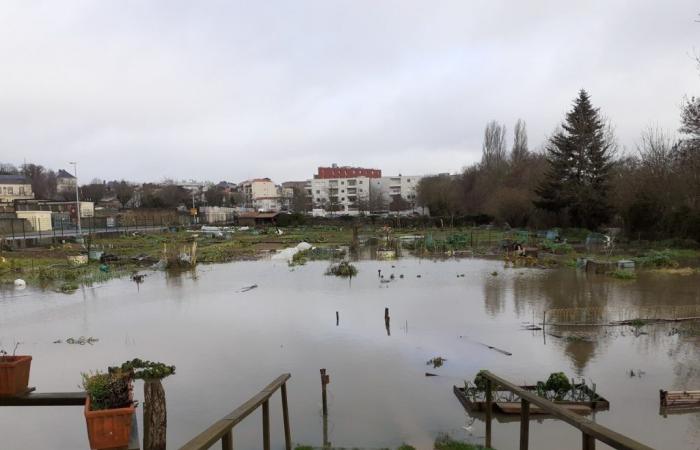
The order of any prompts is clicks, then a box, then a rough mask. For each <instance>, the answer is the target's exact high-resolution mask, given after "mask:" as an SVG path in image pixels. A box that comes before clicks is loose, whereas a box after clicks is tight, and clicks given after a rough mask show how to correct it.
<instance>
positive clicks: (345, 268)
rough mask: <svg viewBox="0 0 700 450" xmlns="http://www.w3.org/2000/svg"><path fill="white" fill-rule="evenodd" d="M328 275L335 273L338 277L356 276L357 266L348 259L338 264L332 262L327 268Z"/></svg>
mask: <svg viewBox="0 0 700 450" xmlns="http://www.w3.org/2000/svg"><path fill="white" fill-rule="evenodd" d="M326 275H335V276H336V277H345V278H347V277H354V276H355V275H357V268H356V267H355V266H353V265H352V264H350V263H349V262H348V261H341V262H339V263H338V264H331V265H330V267H328V269H327V270H326Z"/></svg>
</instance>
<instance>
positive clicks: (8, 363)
mask: <svg viewBox="0 0 700 450" xmlns="http://www.w3.org/2000/svg"><path fill="white" fill-rule="evenodd" d="M17 347H19V343H17V344H16V345H15V348H14V350H13V351H12V355H8V354H7V352H6V351H5V350H0V396H15V395H20V394H24V393H26V392H27V385H28V384H29V369H30V367H31V365H32V357H31V356H28V355H16V354H15V353H16V352H17Z"/></svg>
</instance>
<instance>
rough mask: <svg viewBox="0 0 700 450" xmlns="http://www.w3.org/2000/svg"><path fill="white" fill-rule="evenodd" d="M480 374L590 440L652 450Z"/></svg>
mask: <svg viewBox="0 0 700 450" xmlns="http://www.w3.org/2000/svg"><path fill="white" fill-rule="evenodd" d="M482 374H483V375H484V376H485V377H486V379H487V380H490V381H492V382H494V383H495V384H498V385H499V386H502V387H506V388H508V390H509V391H511V392H513V393H515V394H516V395H518V396H519V397H520V398H521V399H525V400H527V401H529V402H530V403H533V404H535V405H537V406H540V407H541V408H543V409H545V410H546V411H547V412H548V413H549V414H551V415H553V416H555V417H557V418H559V419H561V420H563V421H565V422H566V423H568V424H569V425H571V426H573V427H575V428H578V429H579V430H581V431H582V432H584V433H586V434H588V435H590V436H591V437H592V438H594V439H597V440H599V441H601V442H604V443H606V444H608V445H610V446H611V447H613V448H616V449H618V450H652V448H651V447H649V446H647V445H644V444H642V443H640V442H637V441H635V440H634V439H631V438H629V437H627V436H625V435H622V434H620V433H617V432H615V431H613V430H611V429H609V428H607V427H604V426H602V425H600V424H597V423H595V422H593V421H592V420H590V419H588V418H586V417H581V416H579V415H577V414H575V413H573V412H571V411H568V410H567V409H566V408H563V407H562V406H560V405H557V404H555V403H552V402H550V401H549V400H547V399H545V398H542V397H540V396H538V395H536V394H533V393H531V392H527V391H525V390H523V389H521V388H520V387H518V386H516V385H515V384H513V383H511V382H510V381H508V380H506V379H503V378H501V377H499V376H497V375H494V374H493V373H491V372H489V371H484V372H482Z"/></svg>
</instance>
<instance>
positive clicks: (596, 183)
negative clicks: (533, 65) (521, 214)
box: [535, 89, 612, 229]
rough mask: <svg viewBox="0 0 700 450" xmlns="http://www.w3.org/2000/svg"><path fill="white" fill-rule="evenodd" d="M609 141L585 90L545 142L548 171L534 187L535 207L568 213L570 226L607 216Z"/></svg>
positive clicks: (597, 221) (595, 224)
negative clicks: (559, 125) (563, 120)
mask: <svg viewBox="0 0 700 450" xmlns="http://www.w3.org/2000/svg"><path fill="white" fill-rule="evenodd" d="M611 149H612V142H611V141H610V139H609V138H608V136H606V132H605V124H604V123H603V120H602V119H601V117H600V113H599V111H598V109H597V108H594V107H593V105H592V104H591V101H590V98H589V96H588V93H586V91H585V90H583V89H582V90H581V91H580V92H579V95H578V98H577V99H576V100H575V101H574V107H573V109H572V110H571V111H570V112H568V113H567V114H566V121H565V122H564V123H563V124H562V130H561V131H558V132H557V133H555V134H554V136H552V137H551V139H550V141H549V144H548V145H547V161H548V163H549V171H548V172H547V176H546V178H545V181H544V182H543V183H542V184H541V185H540V186H539V187H538V189H537V190H536V192H537V194H538V196H539V197H540V198H539V199H538V200H536V201H535V205H536V206H537V207H538V208H542V209H545V210H548V211H552V212H556V213H559V212H563V213H565V214H567V215H568V217H569V221H570V224H571V225H572V226H578V227H586V228H589V229H595V228H597V227H598V226H600V225H601V224H603V223H605V222H606V221H607V220H608V219H609V218H610V212H611V208H610V204H609V201H608V191H609V178H610V165H611Z"/></svg>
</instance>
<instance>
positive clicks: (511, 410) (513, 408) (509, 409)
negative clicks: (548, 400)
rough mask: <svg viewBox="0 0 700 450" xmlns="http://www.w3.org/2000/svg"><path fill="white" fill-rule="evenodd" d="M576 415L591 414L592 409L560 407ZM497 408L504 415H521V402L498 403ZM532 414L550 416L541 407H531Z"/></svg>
mask: <svg viewBox="0 0 700 450" xmlns="http://www.w3.org/2000/svg"><path fill="white" fill-rule="evenodd" d="M558 406H561V407H562V408H565V409H567V410H569V411H572V412H575V413H576V414H582V415H586V414H590V413H591V411H592V410H591V407H590V406H588V405H558ZM496 407H497V408H498V409H499V410H501V412H502V413H504V414H520V408H521V405H520V402H497V403H496ZM530 414H549V413H548V412H547V411H545V410H544V409H542V408H540V407H539V406H532V405H531V406H530Z"/></svg>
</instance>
